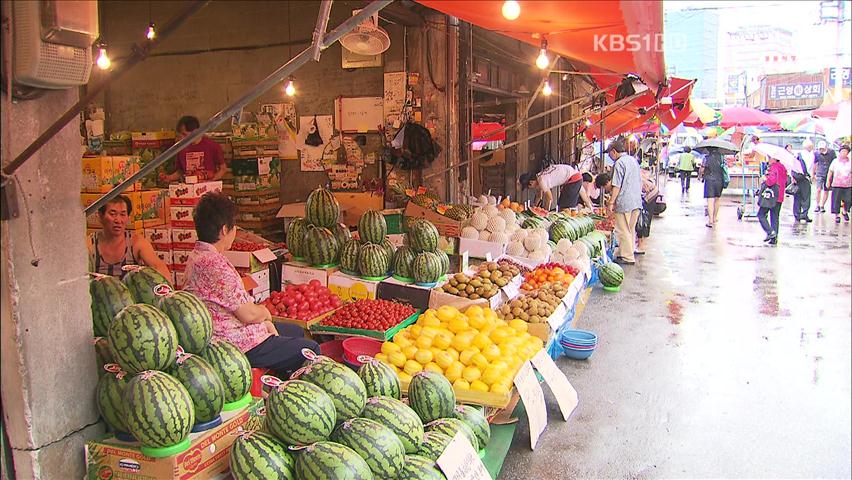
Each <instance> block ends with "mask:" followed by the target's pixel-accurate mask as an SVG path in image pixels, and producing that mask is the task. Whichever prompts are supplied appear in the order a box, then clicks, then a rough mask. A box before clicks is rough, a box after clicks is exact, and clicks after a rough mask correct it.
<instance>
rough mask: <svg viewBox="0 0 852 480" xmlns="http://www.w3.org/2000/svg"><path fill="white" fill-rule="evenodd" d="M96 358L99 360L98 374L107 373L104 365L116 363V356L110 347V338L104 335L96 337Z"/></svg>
mask: <svg viewBox="0 0 852 480" xmlns="http://www.w3.org/2000/svg"><path fill="white" fill-rule="evenodd" d="M95 360H97V365H98V375H106V373H107V371H106V370H104V365H106V364H108V363H115V358H113V356H112V352H111V351H110V349H109V340H107V339H106V338H104V337H95Z"/></svg>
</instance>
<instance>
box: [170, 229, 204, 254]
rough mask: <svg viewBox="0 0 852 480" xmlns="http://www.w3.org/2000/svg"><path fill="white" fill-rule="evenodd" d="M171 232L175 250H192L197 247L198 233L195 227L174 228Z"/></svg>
mask: <svg viewBox="0 0 852 480" xmlns="http://www.w3.org/2000/svg"><path fill="white" fill-rule="evenodd" d="M171 233H172V249H173V250H192V249H194V248H195V242H197V241H198V233H196V231H195V229H194V228H173V229H171Z"/></svg>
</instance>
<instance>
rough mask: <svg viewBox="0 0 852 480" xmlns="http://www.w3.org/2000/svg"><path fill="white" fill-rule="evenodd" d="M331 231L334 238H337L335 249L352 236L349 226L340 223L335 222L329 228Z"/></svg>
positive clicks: (339, 247) (341, 246)
mask: <svg viewBox="0 0 852 480" xmlns="http://www.w3.org/2000/svg"><path fill="white" fill-rule="evenodd" d="M331 233H333V234H334V238H335V239H337V249H338V250H340V249H341V248H343V245H345V244H346V242H348V241H349V239H351V238H352V232H350V231H349V227H347V226H346V225H344V224H342V223H335V224H334V226H333V227H332V228H331Z"/></svg>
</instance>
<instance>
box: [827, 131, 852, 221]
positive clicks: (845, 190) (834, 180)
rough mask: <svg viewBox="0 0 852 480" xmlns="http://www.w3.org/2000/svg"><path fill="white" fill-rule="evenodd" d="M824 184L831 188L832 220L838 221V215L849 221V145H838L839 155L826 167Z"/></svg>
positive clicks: (851, 167)
mask: <svg viewBox="0 0 852 480" xmlns="http://www.w3.org/2000/svg"><path fill="white" fill-rule="evenodd" d="M826 185H827V186H828V187H829V188H831V213H833V214H834V215H836V217H835V218H834V221H835V222H836V223H840V215H841V214H842V215H843V219H844V220H846V221H847V222H849V212H850V210H852V162H850V161H849V145H843V146H842V147H840V156H839V157H837V159H836V160H834V161H833V162H831V166H830V167H829V168H828V178H827V179H826Z"/></svg>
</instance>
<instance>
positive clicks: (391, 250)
mask: <svg viewBox="0 0 852 480" xmlns="http://www.w3.org/2000/svg"><path fill="white" fill-rule="evenodd" d="M381 245H382V248H384V249H385V252H386V253H387V254H388V269H389V270H390V269H391V268H393V254H394V253H395V252H396V247H394V246H393V244H392V243H391V242H390V240H388V239H387V238H385V239H384V240H383V241H382V243H381Z"/></svg>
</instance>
